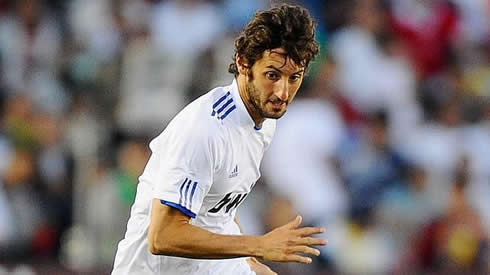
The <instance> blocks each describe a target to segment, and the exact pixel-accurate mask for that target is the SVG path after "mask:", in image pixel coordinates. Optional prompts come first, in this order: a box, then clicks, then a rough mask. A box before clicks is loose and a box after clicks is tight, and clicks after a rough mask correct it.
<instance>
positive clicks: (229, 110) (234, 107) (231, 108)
mask: <svg viewBox="0 0 490 275" xmlns="http://www.w3.org/2000/svg"><path fill="white" fill-rule="evenodd" d="M235 109H236V106H235V105H233V106H231V107H230V109H228V111H226V113H224V114H223V115H222V116H221V117H220V119H225V117H227V116H228V115H229V114H230V113H231V112H232V111H233V110H235Z"/></svg>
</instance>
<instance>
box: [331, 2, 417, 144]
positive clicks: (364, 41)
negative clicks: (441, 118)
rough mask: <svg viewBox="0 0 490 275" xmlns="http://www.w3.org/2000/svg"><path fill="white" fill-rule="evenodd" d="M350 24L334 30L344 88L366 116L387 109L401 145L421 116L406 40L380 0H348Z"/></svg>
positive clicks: (393, 134)
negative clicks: (396, 33)
mask: <svg viewBox="0 0 490 275" xmlns="http://www.w3.org/2000/svg"><path fill="white" fill-rule="evenodd" d="M342 5H347V7H350V8H345V10H348V11H349V13H348V17H347V18H348V24H347V25H346V26H344V27H342V28H340V29H339V30H338V31H337V32H336V33H334V35H333V38H332V46H331V50H332V56H333V58H334V60H335V62H336V63H337V64H338V68H339V74H338V81H339V89H340V91H341V92H342V96H343V97H345V98H346V99H347V100H348V101H349V102H350V103H351V104H352V106H353V107H354V108H355V109H356V110H357V111H358V112H360V113H361V114H367V113H371V112H374V111H376V110H379V109H384V110H386V111H387V112H388V115H389V117H390V118H391V119H390V125H389V126H388V128H389V129H388V131H389V135H390V139H392V143H395V144H396V143H400V142H401V140H402V139H403V137H404V136H405V135H406V134H407V133H408V132H410V131H412V130H413V128H414V127H415V125H416V124H417V123H418V122H419V120H420V115H419V110H418V106H417V104H416V101H415V100H416V98H415V88H416V86H415V76H414V72H413V70H412V68H411V66H410V63H409V61H408V59H407V55H406V54H405V50H404V48H403V46H402V44H401V43H400V42H399V41H398V40H396V38H395V37H393V36H392V35H391V34H390V33H388V32H387V30H386V26H385V21H386V19H385V17H386V16H385V10H384V7H383V6H382V4H381V1H378V0H358V1H345V2H343V4H342Z"/></svg>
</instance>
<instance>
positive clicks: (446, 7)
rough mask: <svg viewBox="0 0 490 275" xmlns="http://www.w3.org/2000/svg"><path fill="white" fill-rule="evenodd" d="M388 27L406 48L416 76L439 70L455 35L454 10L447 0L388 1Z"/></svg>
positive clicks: (456, 13) (456, 14)
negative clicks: (412, 61)
mask: <svg viewBox="0 0 490 275" xmlns="http://www.w3.org/2000/svg"><path fill="white" fill-rule="evenodd" d="M390 2H391V5H392V8H391V16H390V26H391V27H392V28H393V30H394V31H395V33H397V34H398V35H399V37H400V39H401V40H402V41H403V42H404V43H405V45H406V46H407V47H408V49H409V51H410V53H411V56H412V57H413V60H414V63H415V68H416V69H417V74H418V76H419V77H420V78H425V77H428V76H430V75H432V74H434V73H437V72H440V71H441V70H442V69H443V68H444V65H446V63H445V62H446V58H447V56H448V54H450V49H451V46H452V45H453V43H454V41H455V39H456V38H457V34H458V24H459V22H460V17H459V13H458V10H457V9H456V7H455V6H454V4H453V3H452V2H451V1H448V0H433V1H419V0H391V1H390Z"/></svg>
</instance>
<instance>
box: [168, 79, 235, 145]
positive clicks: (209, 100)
mask: <svg viewBox="0 0 490 275" xmlns="http://www.w3.org/2000/svg"><path fill="white" fill-rule="evenodd" d="M229 97H230V88H229V86H223V87H216V88H214V89H212V90H210V91H209V92H207V93H205V94H203V95H202V96H200V97H198V98H197V99H195V100H193V101H192V102H191V103H189V104H188V105H187V106H186V107H184V109H182V110H181V111H180V112H179V113H178V114H177V115H176V116H175V117H174V119H172V121H171V122H170V123H169V125H168V126H167V129H166V130H167V131H183V130H185V129H187V130H189V131H191V132H196V133H198V134H199V135H200V136H206V135H208V136H216V135H219V133H220V132H222V131H223V129H224V128H225V126H224V123H223V121H222V120H223V118H226V116H227V115H228V114H229V113H231V111H233V110H231V111H230V110H229V109H230V108H233V106H232V105H231V104H228V105H229V106H225V107H224V108H216V107H217V106H218V105H220V106H221V107H222V105H223V102H225V101H227V98H229ZM227 112H228V113H227Z"/></svg>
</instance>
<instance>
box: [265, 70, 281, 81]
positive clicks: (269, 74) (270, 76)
mask: <svg viewBox="0 0 490 275" xmlns="http://www.w3.org/2000/svg"><path fill="white" fill-rule="evenodd" d="M265 76H266V77H267V78H268V79H270V80H276V79H277V78H278V77H279V76H278V75H277V73H275V72H267V73H266V74H265Z"/></svg>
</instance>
